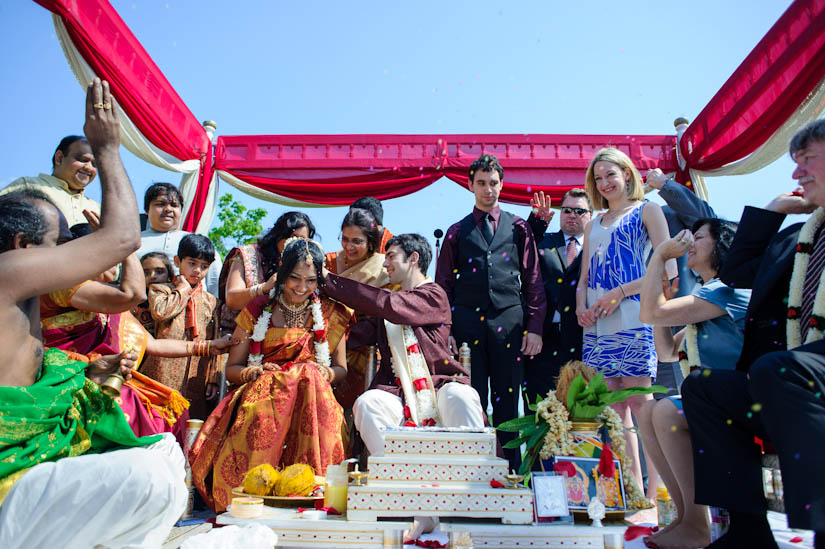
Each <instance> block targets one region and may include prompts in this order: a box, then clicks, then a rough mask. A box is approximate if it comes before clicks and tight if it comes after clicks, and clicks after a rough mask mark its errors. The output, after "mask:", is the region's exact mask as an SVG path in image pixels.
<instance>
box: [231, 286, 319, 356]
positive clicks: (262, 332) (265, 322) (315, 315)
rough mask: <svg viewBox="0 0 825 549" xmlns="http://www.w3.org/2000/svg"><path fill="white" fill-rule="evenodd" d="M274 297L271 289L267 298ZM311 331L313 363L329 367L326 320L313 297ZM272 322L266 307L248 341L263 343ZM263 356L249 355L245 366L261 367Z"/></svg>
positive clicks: (270, 312) (269, 308) (270, 309)
mask: <svg viewBox="0 0 825 549" xmlns="http://www.w3.org/2000/svg"><path fill="white" fill-rule="evenodd" d="M274 296H275V289H274V288H273V289H272V290H271V291H270V292H269V298H270V299H273V298H274ZM311 311H312V331H313V333H314V336H315V362H317V363H318V364H320V365H321V366H326V367H329V366H330V364H332V360H331V357H330V354H329V341H328V340H327V326H326V320H324V313H323V311H322V310H321V299H320V298H319V297H318V296H317V295H315V296H313V298H312V307H311ZM271 322H272V304H271V303H270V304H269V305H267V306H266V308H265V309H264V310H263V312H262V313H261V316H259V317H258V320H257V321H255V327H254V328H253V329H252V335H251V336H250V339H251V340H252V341H254V342H256V343H259V344H260V343H261V342H263V340H264V338H265V337H266V332H267V330H269V325H270V323H271ZM263 359H264V355H263V353H262V352H259V353H252V352H250V353H249V357H248V358H247V360H246V364H247V366H262V365H263Z"/></svg>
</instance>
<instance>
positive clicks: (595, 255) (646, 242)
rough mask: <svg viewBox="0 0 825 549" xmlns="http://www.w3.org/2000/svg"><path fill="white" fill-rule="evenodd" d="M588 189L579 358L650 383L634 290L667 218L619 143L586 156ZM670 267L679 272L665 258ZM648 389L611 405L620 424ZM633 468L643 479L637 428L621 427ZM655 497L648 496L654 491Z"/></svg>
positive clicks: (618, 379)
mask: <svg viewBox="0 0 825 549" xmlns="http://www.w3.org/2000/svg"><path fill="white" fill-rule="evenodd" d="M585 188H586V190H587V194H588V195H589V196H590V199H591V200H592V202H593V206H594V208H595V209H597V210H603V209H606V210H607V211H606V212H605V213H603V214H602V215H600V216H598V217H596V218H594V219H593V220H591V221H590V222H589V223H588V224H587V227H585V231H584V248H583V249H582V268H581V277H580V279H579V285H578V288H579V291H578V293H577V294H576V316H577V318H578V321H579V324H580V325H581V326H582V327H583V328H584V340H583V346H582V359H583V361H584V362H585V363H587V364H588V365H589V366H592V367H593V368H595V369H596V370H597V371H599V372H602V373H603V374H604V377H605V379H606V380H607V383H608V386H609V387H610V388H611V389H612V390H619V389H623V388H626V387H649V386H650V385H651V381H652V378H654V377H655V376H656V349H655V347H654V343H653V328H652V327H651V326H648V325H645V324H643V323H642V322H641V321H640V320H639V291H640V290H641V281H642V277H644V275H645V270H646V269H645V260H646V259H647V257H648V255H649V252H650V249H651V245H652V246H653V247H656V246H658V245H659V244H661V243H662V242H664V241H665V240H667V238H668V229H667V222H666V221H665V216H664V214H663V213H662V209H661V208H660V207H659V205H658V204H654V203H652V202H646V201H645V200H644V194H643V191H642V178H641V176H640V175H639V171H638V170H637V169H636V167H635V166H634V165H633V162H632V161H631V160H630V158H628V157H627V155H626V154H624V153H623V152H621V151H619V150H617V149H602V150H600V151H599V152H598V153H596V156H594V157H593V159H592V160H591V161H590V165H589V166H588V168H587V174H586V179H585ZM667 272H668V274H669V277H670V278H672V277H673V276H675V275H676V262H675V261H673V260H670V261H669V262H668V264H667ZM652 398H653V396H652V395H649V394H648V395H637V396H632V397H630V398H629V399H627V400H626V401H625V402H622V403H618V404H614V405H613V408H614V409H615V410H616V412H618V414H619V416H620V417H621V418H622V420H623V422H624V425H625V427H627V428H632V427H633V418H632V416H631V414H636V413H637V412H638V410H639V408H640V407H641V405H642V403H643V402H644V401H646V400H650V399H652ZM625 439H626V442H627V450H628V452H627V453H628V456H629V457H630V458H631V460H632V461H633V467H632V470H631V473H632V475H633V476H634V477H635V478H636V480H637V481H638V482H639V484H640V485H643V484H642V468H641V464H640V463H639V450H638V448H639V446H638V440H637V438H636V435H635V433H634V432H632V431H630V430H626V431H625ZM647 464H648V479H649V481H650V482H649V485H648V494H647V495H648V498H649V499H653V497H655V493H656V492H655V489H656V485H657V484H658V482H657V481H658V475H657V473H656V471H655V470H654V467H653V466H652V463H651V461H650V460H647ZM651 495H652V496H653V497H652V496H651Z"/></svg>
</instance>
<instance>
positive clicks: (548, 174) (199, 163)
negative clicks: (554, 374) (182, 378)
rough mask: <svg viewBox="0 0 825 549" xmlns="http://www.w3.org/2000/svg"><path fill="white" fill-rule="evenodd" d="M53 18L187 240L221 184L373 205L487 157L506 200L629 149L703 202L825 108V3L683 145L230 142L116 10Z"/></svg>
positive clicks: (288, 197) (303, 138) (525, 139)
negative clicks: (179, 207) (163, 179)
mask: <svg viewBox="0 0 825 549" xmlns="http://www.w3.org/2000/svg"><path fill="white" fill-rule="evenodd" d="M35 1H36V2H38V3H39V4H40V5H42V6H44V7H45V8H47V9H48V10H50V11H51V12H53V14H54V15H53V19H54V25H55V29H56V31H57V36H58V38H59V40H60V43H61V45H62V47H63V50H64V53H65V54H66V58H67V60H68V62H69V65H70V66H71V68H72V70H73V71H74V73H75V75H76V77H77V79H78V81H79V82H80V84H81V85H83V86H85V85H86V83H88V82H89V81H90V80H91V79H92V78H93V77H94V76H95V75H97V76H99V77H100V78H103V79H106V80H108V81H109V82H110V85H111V89H112V92H113V95H114V97H115V98H116V100H117V105H116V108H117V109H118V110H119V114H120V115H121V121H122V134H123V144H124V146H125V147H126V148H127V149H129V150H130V151H131V152H132V153H134V154H135V155H137V156H138V157H140V158H142V159H144V160H146V161H147V162H150V163H152V164H154V165H156V166H159V167H161V168H165V169H168V170H172V171H176V172H180V173H182V174H183V176H182V180H181V185H180V188H181V192H182V193H183V196H184V201H185V205H184V207H185V222H184V226H183V228H184V229H185V230H190V231H197V232H201V233H205V232H206V230H207V229H208V227H209V225H210V223H211V220H212V216H213V215H214V212H215V207H216V204H217V196H216V195H217V177H220V178H221V179H223V180H224V181H226V182H228V183H229V184H230V185H233V186H235V187H237V188H239V189H241V190H243V191H244V192H247V193H249V194H252V195H254V196H257V197H259V198H262V199H264V200H269V201H272V202H278V203H281V204H288V205H300V206H314V205H345V204H349V203H350V202H352V201H353V200H355V199H356V198H359V197H361V196H364V195H367V194H368V195H371V196H375V197H377V198H379V199H386V198H394V197H398V196H404V195H407V194H410V193H413V192H416V191H418V190H420V189H423V188H424V187H426V186H427V185H430V184H431V183H433V182H434V181H436V180H437V179H439V178H440V177H447V178H449V179H451V180H452V181H455V182H456V183H459V184H462V185H464V184H466V182H467V167H468V166H469V164H470V163H471V162H472V161H473V160H474V159H475V158H477V157H478V155H479V154H481V153H482V152H486V153H491V154H495V155H496V156H498V157H499V158H500V159H501V160H502V164H504V165H505V166H506V167H507V171H506V174H505V181H504V190H503V191H502V200H503V201H505V202H511V203H518V204H526V203H528V201H529V199H530V197H531V193H532V192H533V191H537V190H544V191H545V192H548V193H549V194H550V196H551V197H552V198H554V199H555V201H558V200H559V199H560V198H561V196H562V195H563V194H564V193H565V192H566V191H567V190H568V189H570V188H571V187H574V186H581V184H582V173H583V170H584V169H585V168H586V167H587V164H588V161H589V159H590V158H591V157H592V155H593V153H594V152H595V151H597V150H598V149H600V148H601V147H604V146H614V147H617V148H619V149H622V150H623V151H624V152H626V153H627V154H628V155H629V156H630V157H631V158H632V159H633V161H634V162H635V163H636V165H637V166H638V167H639V169H640V170H642V171H643V172H644V171H646V170H648V169H651V168H654V167H658V168H661V169H662V170H663V171H665V172H666V173H669V172H675V173H676V177H677V180H678V181H680V182H681V183H683V184H686V185H688V186H690V187H692V188H693V189H694V190H695V191H696V192H697V193H698V194H700V196H703V197H706V190H705V186H704V183H703V177H704V176H718V175H735V174H745V173H750V172H753V171H756V170H758V169H760V168H762V167H764V166H766V165H768V164H770V163H771V162H773V161H774V160H776V159H777V158H778V157H779V156H780V155H781V154H783V153H784V152H785V151H786V150H787V143H788V140H789V138H790V136H791V135H792V134H793V133H794V132H795V131H796V130H797V129H798V128H799V127H800V126H801V125H803V124H804V123H805V122H807V121H809V120H811V119H813V118H816V117H818V116H819V115H820V114H821V113H822V112H823V110H825V97H824V96H825V85H823V78H825V0H798V1H796V2H794V3H793V4H792V5H791V6H790V7H789V8H788V9H787V11H786V12H785V13H784V14H783V15H782V17H780V18H779V20H778V21H777V22H776V24H774V26H773V27H772V28H771V29H770V31H768V33H767V34H766V35H765V37H764V38H763V39H762V40H761V41H760V42H759V44H758V45H757V46H756V48H754V50H753V51H752V52H751V53H750V54H749V55H748V56H747V58H746V59H745V60H744V61H743V62H742V64H741V65H740V66H739V68H738V69H737V70H736V71H735V72H734V73H733V75H732V76H731V77H730V78H729V79H728V81H727V82H725V84H724V85H723V86H722V88H721V89H720V90H719V92H718V93H717V94H716V95H715V96H714V97H713V98H712V99H711V100H710V102H709V103H708V105H707V106H706V107H705V108H704V110H702V112H701V113H700V114H699V115H698V116H697V118H696V120H694V121H693V123H691V124H690V125H687V124H680V125H678V126H677V135H631V136H617V135H548V134H530V135H523V134H511V135H388V134H381V135H378V134H369V135H249V136H220V137H218V138H217V140H216V142H215V143H214V145H213V142H212V141H213V136H212V131H213V130H214V128H213V127H210V125H209V124H208V123H206V124H205V125H204V126H202V125H201V124H199V123H198V120H197V118H195V116H194V115H193V114H192V112H191V111H190V110H189V109H188V108H187V106H186V104H185V103H184V102H183V100H182V99H181V98H180V97H179V96H178V94H177V93H176V92H175V89H174V88H173V87H172V86H171V84H170V83H169V82H168V81H167V80H166V78H165V77H164V75H163V73H162V72H161V71H160V69H159V68H158V67H157V66H156V65H155V63H154V62H153V61H152V59H151V57H149V55H148V54H147V52H146V51H145V50H144V49H143V47H142V46H141V44H140V42H139V41H138V40H137V38H135V36H134V35H133V34H132V32H131V31H130V30H129V28H128V27H127V26H126V24H125V23H124V22H123V20H122V19H121V18H120V16H119V15H118V14H117V12H116V11H115V10H114V8H113V7H112V6H111V5H110V4H109V2H108V1H107V0H35Z"/></svg>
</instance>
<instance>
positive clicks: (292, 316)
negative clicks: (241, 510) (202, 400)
mask: <svg viewBox="0 0 825 549" xmlns="http://www.w3.org/2000/svg"><path fill="white" fill-rule="evenodd" d="M323 257H324V256H323V252H322V251H321V248H320V246H319V245H318V244H317V243H315V242H313V241H312V240H308V239H304V238H295V239H294V240H291V241H289V242H288V244H287V245H286V247H285V248H284V251H283V255H282V258H281V264H280V266H279V267H278V273H277V280H278V281H283V282H282V283H279V284H278V285H277V286H276V287H275V289H274V291H273V292H272V294H274V295H273V298H271V299H270V298H269V297H268V296H262V297H257V298H255V299H253V300H252V301H250V302H249V304H248V305H247V306H246V308H245V309H244V310H243V311H241V313H240V314H239V315H238V318H237V319H236V320H237V327H236V329H235V333H234V334H233V339H237V340H239V341H240V343H239V344H238V345H236V346H235V347H233V348H232V350H231V351H230V353H229V359H228V361H227V367H226V377H227V379H228V380H229V381H231V382H232V383H233V384H238V385H241V386H240V387H238V388H237V389H235V390H234V391H232V392H231V393H230V394H229V395H227V396H226V398H224V399H223V400H222V401H221V402H220V404H218V406H217V408H215V410H214V411H213V412H212V414H210V416H209V418H208V419H207V420H206V423H205V424H204V426H203V428H202V429H201V432H200V434H199V435H198V438H197V440H196V441H195V444H194V445H193V447H192V449H191V451H190V454H189V459H190V463H191V466H192V476H193V480H194V482H195V486H196V487H197V488H198V491H199V492H200V493H201V495H202V496H203V498H204V500H205V501H206V502H207V503H208V504H209V505H210V507H212V508H213V509H215V510H216V511H218V512H221V511H223V510H225V509H226V506H227V504H228V503H229V502H230V500H231V498H232V493H231V491H232V488H234V487H236V486H240V485H241V484H242V483H243V478H244V475H245V474H246V472H247V471H248V470H249V469H251V468H252V467H255V466H257V465H261V464H263V463H269V464H271V465H273V466H275V467H279V466H286V465H291V464H293V463H305V464H307V465H310V466H311V467H312V468H313V469H314V470H315V472H316V474H319V475H323V474H324V473H325V472H326V468H327V465H330V464H337V463H340V462H341V460H343V459H344V446H343V442H342V440H341V427H342V425H343V421H344V419H343V411H342V409H341V406H340V405H339V404H338V402H336V400H335V397H334V395H333V393H332V383H335V382H339V381H341V380H343V379H344V377H345V376H346V373H347V371H346V352H345V347H346V341H345V335H346V331H347V329H348V327H349V325H350V323H351V322H352V313H351V312H350V311H349V309H347V308H346V307H344V306H343V305H341V304H340V303H337V302H335V301H332V300H330V299H328V298H326V297H321V296H319V295H318V293H317V290H318V289H319V286H320V287H321V288H322V287H323V278H322V277H320V274H321V270H322V266H323Z"/></svg>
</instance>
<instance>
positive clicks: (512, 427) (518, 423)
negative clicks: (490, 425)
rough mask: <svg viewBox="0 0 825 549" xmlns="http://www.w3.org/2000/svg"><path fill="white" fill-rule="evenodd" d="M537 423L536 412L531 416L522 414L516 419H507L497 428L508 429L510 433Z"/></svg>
mask: <svg viewBox="0 0 825 549" xmlns="http://www.w3.org/2000/svg"><path fill="white" fill-rule="evenodd" d="M535 424H536V414H531V415H529V416H522V417H517V418H516V419H511V420H509V421H505V422H504V423H502V424H501V425H499V426H498V427H496V429H498V430H499V431H506V432H508V433H518V432H519V431H521V430H522V429H525V428H527V427H529V426H530V425H535Z"/></svg>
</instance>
